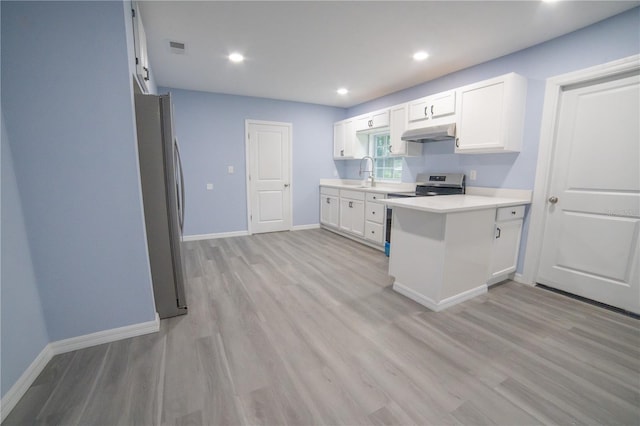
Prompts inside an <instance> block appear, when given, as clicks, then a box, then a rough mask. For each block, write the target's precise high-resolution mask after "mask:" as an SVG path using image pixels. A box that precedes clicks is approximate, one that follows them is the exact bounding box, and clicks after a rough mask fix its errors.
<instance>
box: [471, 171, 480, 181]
mask: <svg viewBox="0 0 640 426" xmlns="http://www.w3.org/2000/svg"><path fill="white" fill-rule="evenodd" d="M477 177H478V173H477V172H476V171H475V170H469V180H476V178H477Z"/></svg>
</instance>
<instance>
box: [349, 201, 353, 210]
mask: <svg viewBox="0 0 640 426" xmlns="http://www.w3.org/2000/svg"><path fill="white" fill-rule="evenodd" d="M349 208H350V209H352V208H353V201H349Z"/></svg>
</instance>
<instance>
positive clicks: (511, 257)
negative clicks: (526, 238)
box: [491, 220, 522, 278]
mask: <svg viewBox="0 0 640 426" xmlns="http://www.w3.org/2000/svg"><path fill="white" fill-rule="evenodd" d="M521 233H522V220H511V221H508V222H497V223H496V229H495V235H494V240H493V248H492V253H491V254H492V256H491V278H493V277H497V276H500V275H504V274H510V273H511V272H514V271H515V270H516V266H517V263H518V252H519V249H520V234H521Z"/></svg>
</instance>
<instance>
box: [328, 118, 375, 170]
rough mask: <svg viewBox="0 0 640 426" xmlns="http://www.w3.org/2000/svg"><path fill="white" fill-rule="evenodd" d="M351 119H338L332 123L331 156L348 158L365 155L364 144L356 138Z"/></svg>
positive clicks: (365, 147)
mask: <svg viewBox="0 0 640 426" xmlns="http://www.w3.org/2000/svg"><path fill="white" fill-rule="evenodd" d="M354 123H355V121H354V120H353V119H349V120H343V121H338V122H337V123H334V125H333V158H334V159H336V160H350V159H354V158H362V157H364V156H365V155H367V148H368V147H367V146H366V144H365V143H364V142H363V141H361V140H360V139H358V136H357V134H356V131H355V127H354Z"/></svg>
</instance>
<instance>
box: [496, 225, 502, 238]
mask: <svg viewBox="0 0 640 426" xmlns="http://www.w3.org/2000/svg"><path fill="white" fill-rule="evenodd" d="M496 230H497V231H498V235H496V240H497V239H498V238H500V232H501V231H500V228H496Z"/></svg>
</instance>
